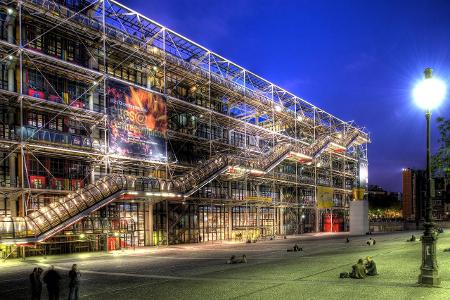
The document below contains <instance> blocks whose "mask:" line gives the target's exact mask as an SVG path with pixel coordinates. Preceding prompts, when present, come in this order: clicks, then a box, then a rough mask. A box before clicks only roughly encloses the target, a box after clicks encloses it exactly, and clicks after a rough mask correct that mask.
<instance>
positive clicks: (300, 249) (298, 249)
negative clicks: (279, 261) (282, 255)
mask: <svg viewBox="0 0 450 300" xmlns="http://www.w3.org/2000/svg"><path fill="white" fill-rule="evenodd" d="M299 251H303V248H301V247H300V246H299V245H298V244H295V245H294V247H293V248H288V249H287V252H299Z"/></svg>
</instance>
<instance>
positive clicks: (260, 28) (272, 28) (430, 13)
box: [121, 0, 450, 191]
mask: <svg viewBox="0 0 450 300" xmlns="http://www.w3.org/2000/svg"><path fill="white" fill-rule="evenodd" d="M121 2H122V3H124V4H125V5H127V6H129V7H130V8H132V9H134V10H137V11H138V12H140V13H142V14H144V15H146V16H148V17H149V18H151V19H154V20H155V21H157V22H159V23H161V24H163V25H165V26H166V27H168V28H170V29H172V30H174V31H176V32H178V33H180V34H182V35H184V36H186V37H188V38H190V39H192V40H194V41H195V42H197V43H199V44H201V45H203V46H205V47H207V48H209V49H210V50H212V51H214V52H216V53H218V54H221V55H222V56H224V57H226V58H228V59H230V60H232V61H234V62H236V63H237V64H239V65H241V66H243V67H245V68H247V69H249V70H250V71H253V72H255V73H256V74H258V75H261V76H262V77H264V78H266V79H268V80H269V81H272V82H273V83H275V84H277V85H279V86H281V87H283V88H285V89H287V90H288V91H291V92H292V93H294V94H296V95H297V96H299V97H302V98H303V99H305V100H308V101H309V102H311V103H313V104H314V105H316V106H318V107H320V108H322V109H324V110H326V111H328V112H330V113H332V114H334V115H336V116H337V117H339V118H341V119H343V120H345V121H349V120H355V121H356V123H357V124H358V125H360V126H365V127H367V129H368V131H369V132H370V134H371V138H372V144H371V145H370V146H369V164H370V165H369V183H370V184H377V185H380V186H382V187H383V188H385V189H386V190H389V191H401V169H402V168H403V167H412V168H424V166H425V117H424V112H423V111H421V110H420V109H419V108H417V107H416V106H415V105H414V103H413V100H412V98H411V90H412V88H413V87H414V85H415V83H416V82H417V81H418V80H420V79H421V78H422V73H423V69H424V68H425V67H432V68H433V69H434V74H435V76H439V77H440V78H442V79H444V80H445V81H446V82H447V84H450V1H445V0H443V1H437V0H434V1H414V0H412V1H363V0H357V1H299V0H296V1H261V0H259V1H257V0H252V1H236V2H234V1H220V2H219V1H210V0H204V1H200V0H189V1H161V0H159V1H156V0H146V1H137V0H133V1H130V0H129V1H121ZM438 116H443V117H447V118H448V117H450V97H448V96H447V99H446V100H445V101H444V104H443V105H442V106H441V107H440V108H438V109H437V110H436V111H433V115H432V120H433V122H432V128H433V131H432V143H433V146H434V148H436V146H437V142H436V139H437V137H438V133H437V129H436V128H437V126H436V121H435V120H436V117H438Z"/></svg>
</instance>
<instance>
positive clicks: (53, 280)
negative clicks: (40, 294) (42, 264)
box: [44, 266, 61, 300]
mask: <svg viewBox="0 0 450 300" xmlns="http://www.w3.org/2000/svg"><path fill="white" fill-rule="evenodd" d="M60 280H61V276H60V275H59V273H58V272H57V271H56V270H55V266H50V269H49V270H48V271H47V272H46V273H45V275H44V282H45V283H46V284H47V292H48V299H49V300H59V281H60Z"/></svg>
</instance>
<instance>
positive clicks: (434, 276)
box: [413, 68, 446, 286]
mask: <svg viewBox="0 0 450 300" xmlns="http://www.w3.org/2000/svg"><path fill="white" fill-rule="evenodd" d="M424 74H425V80H423V81H422V82H420V83H419V84H418V85H417V86H416V87H415V88H414V91H413V96H414V100H415V102H416V104H417V105H418V106H419V107H421V108H423V109H425V111H426V112H425V119H426V122H427V170H426V173H427V197H426V199H427V203H426V213H425V223H424V224H423V225H424V227H425V231H424V233H423V236H422V265H421V267H420V275H419V284H422V285H427V286H438V285H440V283H441V279H440V278H439V274H438V265H437V261H436V241H437V234H436V231H435V230H434V226H435V224H434V223H433V207H432V203H431V168H430V158H431V155H430V117H431V110H432V109H433V108H435V107H437V106H438V105H439V104H440V103H441V102H442V100H443V99H444V98H445V93H446V87H445V83H444V82H443V81H441V80H439V79H436V78H433V70H432V69H431V68H426V69H425V71H424Z"/></svg>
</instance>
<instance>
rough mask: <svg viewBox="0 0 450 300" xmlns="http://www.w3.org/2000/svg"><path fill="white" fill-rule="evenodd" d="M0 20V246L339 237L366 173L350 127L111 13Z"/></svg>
mask: <svg viewBox="0 0 450 300" xmlns="http://www.w3.org/2000/svg"><path fill="white" fill-rule="evenodd" d="M0 11H1V12H0V22H1V32H0V34H1V36H0V53H1V58H2V59H1V64H0V66H1V72H0V100H1V101H2V102H1V103H2V104H1V106H0V138H1V143H0V145H1V149H0V150H1V152H0V185H1V192H2V193H1V197H2V198H1V201H0V215H2V216H4V218H3V219H2V220H1V222H0V236H1V238H2V241H8V240H9V241H11V242H9V243H13V244H14V243H15V244H17V243H19V242H20V243H25V242H26V243H30V242H39V244H38V245H39V246H40V247H38V248H36V249H38V250H33V251H46V252H47V253H62V252H73V251H86V250H101V249H105V247H108V248H109V249H115V248H120V247H128V246H144V245H160V244H174V243H188V242H207V241H215V240H224V239H234V240H245V239H253V238H257V237H267V236H273V235H284V234H293V233H302V232H308V231H320V230H323V228H324V227H327V228H334V229H335V230H346V229H348V210H349V201H350V200H352V190H353V189H356V188H359V189H360V190H358V191H359V193H360V192H361V189H362V192H364V189H366V188H367V168H368V162H367V143H368V142H369V137H368V134H367V133H366V132H365V131H364V130H363V129H361V128H358V127H357V126H356V125H355V124H353V122H344V121H342V120H340V119H338V118H337V117H335V116H333V115H331V114H329V113H327V112H326V111H324V110H322V109H320V108H318V107H316V106H314V105H313V104H311V103H308V102H306V101H304V100H302V99H301V98H299V97H297V96H295V95H293V94H291V93H289V92H287V91H285V90H284V89H282V88H280V87H278V86H276V85H275V84H272V83H271V82H269V81H267V80H265V79H263V78H261V77H259V76H257V75H255V74H253V73H252V72H250V71H248V70H246V69H244V68H242V67H240V66H239V65H237V64H235V63H233V62H231V61H229V60H227V59H225V58H223V57H222V56H220V55H218V54H215V53H213V52H211V51H210V50H208V49H205V48H204V47H202V46H199V45H198V44H196V43H194V42H192V41H190V40H189V39H187V38H185V37H183V36H181V35H179V34H177V33H176V32H173V31H171V30H169V29H167V28H165V27H164V26H162V25H160V24H158V23H156V22H154V21H152V20H150V19H148V18H146V17H145V16H142V15H140V14H139V13H137V12H135V11H133V10H131V9H129V8H127V7H125V6H123V5H121V4H119V3H117V2H115V1H108V0H105V1H62V0H61V1H47V0H46V1H44V0H33V1H31V0H29V1H28V0H24V1H2V2H1V7H0ZM74 191H75V193H74ZM361 199H362V198H361ZM325 220H326V221H325ZM333 222H334V223H338V224H339V225H338V226H335V225H330V226H325V225H324V224H329V223H330V224H332V223H333ZM8 247H9V246H8ZM8 249H9V250H8ZM8 249H7V251H11V249H10V248H8ZM5 251H6V250H5ZM26 251H32V250H31V249H27V250H26Z"/></svg>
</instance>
